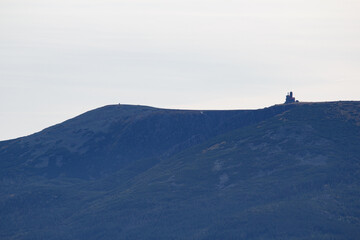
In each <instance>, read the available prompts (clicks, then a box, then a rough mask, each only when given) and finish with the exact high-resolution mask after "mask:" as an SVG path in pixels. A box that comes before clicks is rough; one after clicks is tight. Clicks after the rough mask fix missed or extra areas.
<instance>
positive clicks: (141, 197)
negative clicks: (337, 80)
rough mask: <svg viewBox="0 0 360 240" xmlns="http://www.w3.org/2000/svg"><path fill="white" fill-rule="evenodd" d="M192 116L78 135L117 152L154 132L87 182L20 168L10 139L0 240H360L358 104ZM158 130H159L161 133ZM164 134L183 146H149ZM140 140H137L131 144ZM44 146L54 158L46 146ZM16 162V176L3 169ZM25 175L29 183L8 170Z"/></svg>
mask: <svg viewBox="0 0 360 240" xmlns="http://www.w3.org/2000/svg"><path fill="white" fill-rule="evenodd" d="M219 113H220V115H221V116H219V115H217V114H219ZM193 114H194V112H191V113H188V112H182V113H181V114H179V112H176V113H174V112H171V113H169V112H166V111H165V112H161V114H159V112H158V113H156V114H154V115H152V114H150V115H146V117H144V118H140V119H137V120H134V119H129V118H128V119H127V121H128V122H126V123H127V124H128V123H131V124H130V125H126V124H125V125H124V121H123V120H122V121H121V124H120V123H116V124H115V125H112V126H111V127H110V128H109V129H110V131H109V132H108V134H110V135H106V136H107V137H109V140H108V141H105V142H101V141H100V142H94V141H85V142H86V143H96V144H101V143H104V144H105V143H106V144H105V145H104V148H100V150H101V149H104V151H109V149H110V150H111V149H112V148H111V147H107V146H108V144H110V146H112V144H114V146H115V147H116V149H118V147H119V146H121V144H118V143H119V142H120V143H122V144H123V143H124V142H121V141H120V139H121V138H118V137H119V136H123V137H124V139H130V140H128V142H129V143H131V141H132V140H131V137H134V135H135V136H141V138H144V139H146V137H148V139H149V141H145V140H144V141H143V142H140V143H141V144H140V148H139V147H137V146H135V145H133V144H129V145H127V146H128V147H133V148H134V149H135V150H136V151H139V149H142V148H143V149H144V152H143V153H146V154H148V155H147V156H146V157H143V155H136V154H135V155H127V156H132V157H133V158H132V160H131V161H130V162H127V163H126V164H125V163H124V165H121V167H119V168H116V169H114V171H110V172H107V173H106V174H100V175H98V176H95V177H90V178H89V177H81V176H79V175H66V174H58V175H56V174H54V175H51V176H49V175H47V171H48V170H49V169H48V167H43V168H40V170H41V169H43V170H44V169H47V170H46V171H43V170H41V171H36V169H37V168H34V167H33V166H30V167H29V166H28V167H24V166H23V165H22V164H23V160H22V159H21V157H19V155H21V154H25V156H26V152H21V151H15V150H16V148H15V146H12V148H14V149H13V150H14V152H13V153H12V154H13V155H14V156H16V154H18V158H15V157H14V158H13V159H15V160H17V163H18V164H14V165H10V166H8V167H6V164H7V163H8V162H9V159H5V158H6V157H7V156H9V155H4V154H3V152H4V149H3V148H2V147H3V146H4V145H2V144H3V143H2V144H0V149H1V150H0V164H1V167H2V168H1V169H2V171H0V183H1V187H2V191H1V193H0V213H1V215H2V216H3V219H6V221H0V237H1V238H2V239H69V238H71V239H99V238H101V239H239V238H241V239H249V240H260V239H294V240H299V239H336V240H338V239H339V240H340V239H341V240H342V239H354V240H355V239H357V238H358V236H359V235H360V230H359V229H360V204H359V199H360V190H359V189H360V159H359V156H360V102H357V101H346V102H327V103H294V104H289V105H280V106H275V107H270V108H269V109H265V110H264V109H263V110H262V111H258V112H256V111H251V110H250V112H241V111H240V112H236V111H235V112H231V113H229V112H227V113H223V112H221V111H220V112H216V113H209V112H206V114H205V116H206V118H204V114H201V113H200V112H195V115H193ZM222 114H225V115H222ZM227 114H228V115H227ZM142 116H144V115H142ZM95 117H97V116H95ZM204 119H205V120H204ZM206 119H207V120H206ZM209 119H210V120H211V121H210V120H209ZM235 120H237V122H236V123H234V121H235ZM115 122H116V121H115ZM204 123H205V124H204ZM118 124H120V125H118ZM181 124H183V125H181ZM190 126H192V127H190ZM199 127H200V128H199ZM146 129H147V130H146ZM149 129H150V130H151V131H150V130H149ZM164 129H165V130H166V131H165V133H166V134H162V132H161V131H162V130H164ZM179 129H180V132H182V131H184V132H185V133H187V132H188V133H189V134H185V137H183V138H181V137H178V135H176V134H175V135H172V134H173V132H175V133H176V131H179ZM187 129H188V130H187ZM55 130H56V131H58V129H55ZM130 130H131V131H130ZM145 130H146V131H145ZM195 130H196V131H199V133H200V135H201V134H202V136H203V140H202V141H191V140H189V139H193V138H192V136H193V135H194V134H193V133H194V131H195ZM200 130H201V131H200ZM76 131H77V130H76ZM127 131H130V132H131V134H125V133H130V132H127ZM208 131H210V132H208ZM70 132H71V131H70ZM150 133H151V134H150ZM210 133H211V134H210ZM50 135H51V134H50ZM95 135H96V134H95ZM95 135H89V136H91V139H92V138H93V137H94V136H95ZM168 135H171V136H176V137H174V138H172V139H173V140H176V141H174V142H171V141H169V140H168V139H165V141H164V142H161V144H163V146H169V145H166V144H168V143H169V142H170V143H174V144H175V145H176V144H178V143H183V142H184V141H183V140H184V139H185V140H189V141H190V144H188V145H186V146H184V147H183V148H180V149H178V150H175V151H173V152H171V154H168V150H169V148H165V147H164V148H161V147H158V148H156V149H157V150H156V151H153V150H151V148H153V145H151V144H152V143H153V141H155V140H157V139H156V138H151V137H150V136H161V137H160V139H162V138H164V136H168ZM195 135H196V134H195ZM86 136H87V135H86ZM100 136H103V137H104V136H105V135H101V134H100ZM115 136H117V137H115ZM138 139H140V138H138V137H135V138H134V140H135V143H136V142H137V143H139V141H137V140H138ZM155 142H156V141H155ZM55 143H56V141H55ZM115 143H116V144H115ZM144 143H145V144H144ZM146 144H149V145H148V146H149V148H150V150H146V148H145V147H144V146H146ZM156 144H159V142H156ZM170 145H171V144H170ZM175 145H171V146H175ZM94 146H95V145H91V147H94ZM91 147H90V148H91ZM30 150H31V151H33V149H30ZM30 150H29V151H30ZM50 150H53V149H52V148H50ZM114 152H115V153H116V151H114ZM114 152H113V153H114ZM154 152H155V154H153V153H154ZM55 153H57V154H59V155H61V154H63V152H61V151H60V152H55ZM91 153H93V152H91ZM125 153H126V151H125ZM46 154H48V155H49V156H50V158H51V154H52V153H50V152H46ZM28 156H32V155H31V154H30V155H28ZM76 156H77V155H76ZM85 156H90V155H85ZM103 156H106V155H103ZM139 156H140V157H139ZM4 159H5V160H4ZM69 159H70V160H71V161H76V160H77V159H76V157H73V158H69ZM96 159H97V160H100V161H101V158H93V160H96ZM114 159H116V158H114ZM34 161H36V159H35V160H34ZM85 163H91V162H85ZM83 166H85V165H83ZM11 169H13V174H8V171H11ZM34 169H35V170H34ZM80 170H83V169H80ZM98 170H99V171H101V169H100V168H98ZM27 173H30V174H28V175H27V176H26V177H25V181H17V180H16V178H15V179H14V178H13V177H14V176H24V175H26V174H27ZM65 173H66V172H65Z"/></svg>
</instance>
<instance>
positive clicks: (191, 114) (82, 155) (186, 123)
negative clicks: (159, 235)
mask: <svg viewBox="0 0 360 240" xmlns="http://www.w3.org/2000/svg"><path fill="white" fill-rule="evenodd" d="M288 108H290V106H275V107H271V108H267V109H261V110H252V111H251V110H248V111H244V110H243V111H240V110H238V111H236V110H235V111H189V110H188V111H185V110H166V109H156V108H151V107H145V106H131V105H112V106H106V107H103V108H99V109H96V110H93V111H90V112H87V113H85V114H83V115H80V116H79V117H76V118H74V119H71V120H69V121H66V122H64V123H61V124H58V125H56V126H53V127H50V128H48V129H45V130H43V131H42V132H40V133H37V134H34V135H31V136H29V137H25V138H20V139H15V140H12V141H6V142H0V157H1V158H2V159H3V161H1V163H0V164H1V165H0V166H2V168H1V169H3V170H4V171H5V170H6V173H5V172H3V174H2V175H4V174H8V177H11V176H16V175H17V174H16V172H15V173H14V174H13V175H11V173H12V171H11V170H10V167H11V166H14V168H15V170H19V169H20V167H21V171H25V172H26V173H29V174H32V175H43V176H47V177H49V178H53V177H57V176H67V177H77V178H97V177H100V176H102V175H106V174H109V173H112V172H115V171H117V170H119V169H121V168H123V167H124V166H127V165H128V164H129V163H132V162H134V161H139V160H141V159H149V158H153V157H160V156H170V155H171V154H174V153H176V152H178V151H181V150H183V149H185V148H187V147H189V146H192V145H194V144H198V143H201V142H203V141H205V140H206V139H208V138H210V137H212V136H215V135H217V134H220V133H223V132H227V131H230V130H233V129H236V128H239V127H242V126H246V125H249V124H252V123H256V122H259V121H262V120H264V119H267V118H270V117H272V116H274V115H276V114H278V113H280V112H283V111H285V110H286V109H288Z"/></svg>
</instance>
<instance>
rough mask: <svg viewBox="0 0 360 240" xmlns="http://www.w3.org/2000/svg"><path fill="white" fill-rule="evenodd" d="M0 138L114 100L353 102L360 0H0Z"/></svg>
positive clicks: (186, 104)
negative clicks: (287, 96)
mask: <svg viewBox="0 0 360 240" xmlns="http://www.w3.org/2000/svg"><path fill="white" fill-rule="evenodd" d="M0 87H1V88H0V140H4V139H10V138H15V137H20V136H24V135H27V134H31V133H34V132H36V131H39V130H41V129H43V128H45V127H48V126H50V125H53V124H55V123H59V122H62V121H64V120H66V119H68V118H70V117H74V116H76V115H78V114H80V113H82V112H84V111H87V110H90V109H93V108H96V107H100V106H103V105H107V104H114V103H128V104H142V105H151V106H155V107H164V108H186V109H191V108H196V109H247V108H262V107H266V106H270V105H274V104H277V103H282V102H283V101H284V99H285V94H286V92H287V91H289V90H293V91H294V94H295V97H297V98H298V99H299V100H300V101H301V100H302V101H335V100H360V1H359V0H301V1H299V0H236V1H233V0H166V1H162V0H31V1H29V0H0Z"/></svg>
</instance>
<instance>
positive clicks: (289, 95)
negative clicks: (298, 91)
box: [285, 92, 299, 103]
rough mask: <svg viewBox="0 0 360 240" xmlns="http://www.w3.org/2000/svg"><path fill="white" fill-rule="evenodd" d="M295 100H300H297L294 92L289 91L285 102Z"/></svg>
mask: <svg viewBox="0 0 360 240" xmlns="http://www.w3.org/2000/svg"><path fill="white" fill-rule="evenodd" d="M294 102H299V101H298V100H295V97H294V96H293V92H289V93H288V94H287V95H286V100H285V103H294Z"/></svg>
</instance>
